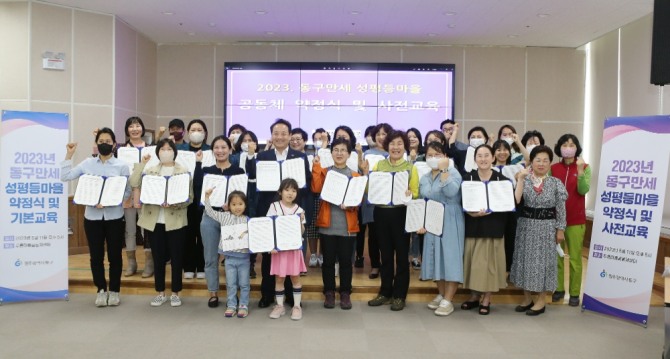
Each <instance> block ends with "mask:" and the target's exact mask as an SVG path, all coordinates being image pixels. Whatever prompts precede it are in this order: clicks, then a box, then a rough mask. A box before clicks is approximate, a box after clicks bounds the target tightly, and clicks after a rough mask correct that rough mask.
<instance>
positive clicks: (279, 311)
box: [270, 304, 286, 319]
mask: <svg viewBox="0 0 670 359" xmlns="http://www.w3.org/2000/svg"><path fill="white" fill-rule="evenodd" d="M284 314H286V308H284V306H283V305H279V304H277V305H275V307H274V308H272V312H270V318H272V319H279V317H281V316H282V315H284Z"/></svg>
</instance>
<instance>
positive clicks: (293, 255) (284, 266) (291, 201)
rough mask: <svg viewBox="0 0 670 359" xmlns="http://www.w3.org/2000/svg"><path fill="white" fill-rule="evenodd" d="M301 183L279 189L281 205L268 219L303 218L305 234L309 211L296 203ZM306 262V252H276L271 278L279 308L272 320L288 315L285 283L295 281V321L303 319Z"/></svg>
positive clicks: (284, 184)
mask: <svg viewBox="0 0 670 359" xmlns="http://www.w3.org/2000/svg"><path fill="white" fill-rule="evenodd" d="M298 190H299V187H298V182H296V181H295V180H294V179H292V178H286V179H284V180H283V181H282V182H281V184H280V185H279V199H280V200H279V201H277V202H273V203H272V204H271V205H270V209H268V213H267V215H268V216H289V215H295V214H299V215H300V220H301V223H302V232H303V233H304V232H305V211H304V210H303V209H302V208H300V206H298V204H297V203H296V199H297V197H298ZM306 271H307V268H306V267H305V259H304V258H303V255H302V250H300V249H294V250H287V251H281V252H278V251H277V250H273V251H272V264H271V265H270V274H272V275H274V276H275V297H276V299H277V305H275V307H274V308H273V309H272V312H271V313H270V318H272V319H277V318H279V317H281V316H282V315H284V314H286V309H285V308H284V294H285V293H284V279H286V276H290V277H291V282H292V283H293V301H294V304H293V310H292V311H291V319H293V320H300V319H302V308H301V307H300V299H301V297H302V284H300V273H301V272H306Z"/></svg>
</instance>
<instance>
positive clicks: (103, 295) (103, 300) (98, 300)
mask: <svg viewBox="0 0 670 359" xmlns="http://www.w3.org/2000/svg"><path fill="white" fill-rule="evenodd" d="M95 306H96V307H106V306H107V292H105V290H104V289H100V291H99V292H98V296H97V297H95Z"/></svg>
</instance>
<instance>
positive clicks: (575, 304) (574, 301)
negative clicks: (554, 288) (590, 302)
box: [568, 295, 579, 307]
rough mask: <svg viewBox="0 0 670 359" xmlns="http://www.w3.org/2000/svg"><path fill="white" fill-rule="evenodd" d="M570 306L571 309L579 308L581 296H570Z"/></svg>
mask: <svg viewBox="0 0 670 359" xmlns="http://www.w3.org/2000/svg"><path fill="white" fill-rule="evenodd" d="M568 305H569V306H571V307H579V296H572V295H571V296H570V300H569V301H568Z"/></svg>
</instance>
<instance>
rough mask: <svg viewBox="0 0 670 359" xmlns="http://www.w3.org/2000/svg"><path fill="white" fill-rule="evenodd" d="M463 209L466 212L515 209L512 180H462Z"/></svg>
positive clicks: (510, 210)
mask: <svg viewBox="0 0 670 359" xmlns="http://www.w3.org/2000/svg"><path fill="white" fill-rule="evenodd" d="M461 192H462V196H463V210H464V211H466V212H479V211H480V210H482V209H483V210H486V211H488V212H512V211H514V210H515V208H516V206H515V201H514V186H513V185H512V181H510V180H505V181H488V182H480V181H463V182H462V183H461Z"/></svg>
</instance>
